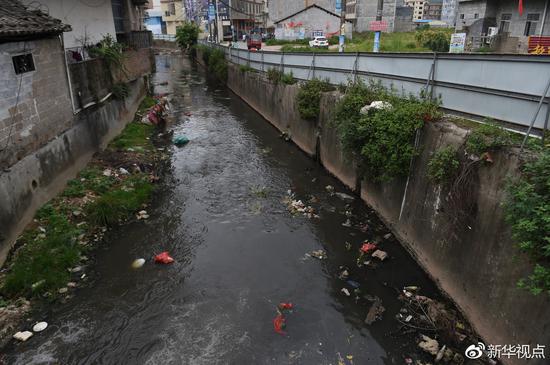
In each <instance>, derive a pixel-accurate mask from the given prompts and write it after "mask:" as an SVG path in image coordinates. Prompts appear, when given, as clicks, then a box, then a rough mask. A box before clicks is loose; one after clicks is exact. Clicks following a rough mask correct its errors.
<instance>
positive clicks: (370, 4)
mask: <svg viewBox="0 0 550 365" xmlns="http://www.w3.org/2000/svg"><path fill="white" fill-rule="evenodd" d="M402 2H403V1H402V0H399V1H398V0H384V5H383V9H382V20H383V21H385V22H386V23H388V30H387V31H388V32H393V31H394V26H395V11H396V6H398V5H400V4H398V3H402ZM377 8H378V0H363V1H359V2H358V3H357V10H356V13H357V21H356V25H355V30H356V31H358V32H366V31H368V30H369V24H370V22H372V21H375V20H376V10H377Z"/></svg>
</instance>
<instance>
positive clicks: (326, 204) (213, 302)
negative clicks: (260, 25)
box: [7, 55, 437, 364]
mask: <svg viewBox="0 0 550 365" xmlns="http://www.w3.org/2000/svg"><path fill="white" fill-rule="evenodd" d="M165 81H168V84H167V85H163V83H164V82H165ZM154 82H155V83H156V86H155V90H156V92H157V93H170V94H169V96H170V97H171V99H172V101H171V103H172V110H171V112H172V116H173V124H172V125H171V126H170V128H172V129H174V131H175V134H185V135H187V136H188V137H189V138H190V140H191V142H190V143H189V144H188V145H187V146H185V147H183V148H175V147H171V148H172V154H171V165H170V168H169V172H168V173H167V176H166V177H165V181H164V182H163V183H162V186H161V187H159V191H158V192H157V194H156V196H155V199H154V201H153V203H152V206H151V207H149V208H148V211H149V213H150V216H151V218H150V219H149V220H147V221H139V222H132V223H129V224H127V225H124V226H122V227H119V228H116V229H114V230H112V231H110V232H109V234H108V235H107V237H106V239H105V242H104V243H103V244H102V246H101V248H100V249H99V250H98V252H97V255H96V258H95V261H96V263H95V267H94V269H95V280H94V284H93V285H91V286H90V287H87V288H82V289H80V290H79V291H78V292H77V295H76V296H75V298H73V299H72V300H70V301H69V302H68V303H66V304H63V305H58V306H56V307H54V308H52V309H51V310H50V312H49V313H48V315H47V318H46V320H47V321H48V322H49V324H50V327H48V329H47V331H45V332H44V333H41V334H38V335H36V336H34V337H33V338H32V339H31V340H30V341H29V342H27V343H21V344H14V343H12V344H10V346H9V347H8V349H7V350H8V354H7V360H8V362H9V363H17V364H42V363H62V364H92V363H93V364H96V363H97V364H336V363H338V356H339V355H340V356H342V358H344V360H345V361H346V363H350V362H349V360H348V359H346V356H347V355H352V356H353V363H354V364H395V363H403V358H404V357H405V356H406V355H407V354H408V353H409V352H410V351H415V344H414V341H415V339H414V338H407V337H399V336H394V335H392V332H394V331H395V330H396V329H397V323H396V321H395V320H394V319H393V317H394V316H395V315H396V314H397V313H398V312H399V308H400V303H399V301H398V300H397V294H398V290H399V289H400V288H402V287H403V286H406V285H418V286H420V287H422V293H423V294H426V295H428V296H432V297H434V296H435V297H437V294H436V290H435V286H434V284H433V283H432V282H431V281H430V280H429V279H428V277H427V276H426V274H425V273H424V272H423V271H422V270H421V269H420V268H419V266H418V265H417V264H416V263H415V262H414V260H413V259H412V258H411V257H410V256H409V255H408V253H407V252H406V251H405V250H404V249H403V248H402V247H401V246H400V245H399V243H398V242H397V241H395V240H394V239H389V240H384V239H383V238H382V236H383V235H384V234H386V233H388V232H389V231H388V230H387V228H385V227H384V226H383V224H382V223H381V222H380V221H379V220H378V218H377V217H376V215H375V214H374V213H373V212H372V211H371V210H369V209H368V208H367V207H365V206H364V205H363V204H362V203H361V202H360V201H359V199H355V200H354V201H353V202H352V203H351V204H349V206H348V205H347V203H346V202H345V201H343V200H341V199H340V198H338V197H337V196H333V195H330V194H329V193H328V192H327V190H326V189H325V186H327V185H332V186H334V187H335V190H336V191H337V192H345V193H347V194H351V193H350V192H349V191H347V189H346V188H345V187H344V186H343V185H342V184H340V183H339V182H338V181H337V180H336V179H334V178H333V177H331V176H330V175H328V174H327V173H326V172H325V171H324V170H323V168H322V167H320V166H319V165H317V164H316V162H315V161H313V160H311V159H309V158H308V157H307V156H306V155H305V154H303V153H302V152H301V151H300V150H298V149H297V148H296V147H295V146H294V145H292V144H290V143H288V142H285V141H284V140H283V139H281V138H279V137H278V133H277V131H276V130H275V129H274V128H273V127H272V126H271V125H270V124H269V123H267V122H266V121H265V120H263V119H262V118H261V117H260V116H259V115H258V114H257V113H256V112H255V111H254V110H252V109H251V108H249V107H248V106H247V105H246V104H245V103H244V102H242V101H241V100H240V99H239V98H238V97H237V96H236V95H234V94H232V93H231V92H230V91H229V90H227V89H225V88H223V87H221V86H219V85H217V84H216V83H214V82H211V81H208V80H207V79H206V78H205V75H204V73H203V71H202V70H199V69H197V68H196V66H194V65H191V64H190V62H189V61H188V60H186V59H181V58H177V57H173V56H168V55H160V56H157V73H156V75H155V77H154ZM288 190H291V191H292V192H293V193H295V195H296V199H302V200H303V201H306V200H309V199H311V198H312V197H314V199H315V200H316V201H317V202H316V203H312V204H311V205H312V206H313V207H314V208H315V209H316V210H317V211H318V213H319V215H320V218H319V219H308V218H305V217H303V216H292V215H291V214H290V213H289V212H288V211H287V209H286V205H285V204H284V203H283V201H282V200H283V198H284V197H285V196H286V195H287V191H288ZM346 211H351V212H352V214H353V216H352V222H354V223H366V224H367V225H368V226H369V229H368V230H367V231H366V232H362V231H361V230H359V229H358V228H355V227H354V228H348V227H344V226H343V225H342V223H344V222H345V221H346V219H347V216H346ZM366 239H369V240H379V241H383V243H382V244H381V247H382V249H384V250H385V251H387V252H388V253H389V255H390V257H391V258H390V259H389V260H387V261H385V262H383V263H379V264H378V265H377V267H376V268H366V267H362V268H358V267H357V266H356V264H355V262H356V258H357V255H358V249H359V247H360V245H361V243H362V242H363V241H364V240H366ZM346 242H349V243H350V244H351V246H352V248H351V249H350V250H348V249H347V248H346ZM317 249H324V250H326V252H327V254H328V259H327V260H324V261H319V260H316V259H314V258H307V257H305V253H307V252H310V251H312V250H317ZM164 250H168V251H170V253H171V255H172V256H173V257H174V258H175V259H176V262H175V263H174V264H172V265H170V266H158V265H155V264H153V263H152V262H151V257H152V256H153V254H154V253H158V252H160V251H164ZM139 257H144V258H146V259H147V263H146V265H145V266H144V267H143V268H142V269H140V270H132V269H131V268H130V263H131V262H132V261H133V260H134V259H135V258H139ZM340 266H346V267H347V268H348V271H349V274H350V277H349V278H350V279H352V280H354V281H357V282H358V283H359V284H360V290H361V294H360V296H361V297H363V296H377V297H379V298H380V299H381V300H382V304H383V306H384V307H385V308H386V312H385V313H384V316H383V319H382V320H380V321H378V322H375V323H373V324H372V325H370V326H368V325H366V324H365V323H364V319H365V316H366V313H367V311H368V309H369V305H368V304H367V303H368V302H367V301H365V300H364V299H360V300H359V301H356V300H355V299H354V295H352V296H350V297H348V296H345V295H344V294H343V293H342V292H341V289H342V288H344V287H346V288H348V289H349V290H350V291H353V288H351V287H350V286H349V285H348V284H346V283H345V282H344V281H342V280H340V279H339V278H338V274H339V272H340V271H341V268H340ZM281 301H290V302H292V303H294V304H295V310H294V311H293V312H292V313H290V314H289V315H288V317H287V335H286V336H281V335H278V334H276V333H274V331H273V324H272V320H273V318H274V317H275V306H276V304H277V303H279V302H281Z"/></svg>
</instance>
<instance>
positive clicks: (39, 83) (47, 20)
mask: <svg viewBox="0 0 550 365" xmlns="http://www.w3.org/2000/svg"><path fill="white" fill-rule="evenodd" d="M0 24H1V26H0V78H1V80H2V82H0V94H1V97H0V170H2V169H3V168H5V167H7V166H10V165H12V164H13V163H15V162H16V161H18V160H20V159H21V158H22V157H23V156H25V155H26V154H28V153H29V152H30V151H33V150H35V149H37V148H38V147H40V146H41V145H43V144H45V143H46V142H48V141H49V140H50V139H51V138H53V137H55V136H56V135H57V134H59V133H61V132H62V131H64V130H65V129H67V128H68V127H69V125H70V122H71V120H72V116H73V111H72V109H71V99H70V91H69V84H68V78H67V73H66V70H65V60H64V57H63V52H64V51H63V44H62V42H61V39H60V35H61V34H62V33H63V32H69V31H71V27H70V26H68V25H65V24H63V23H62V22H61V21H60V20H57V19H55V18H52V17H50V16H48V15H47V14H45V13H43V12H41V11H40V10H38V9H29V8H27V7H25V6H24V5H22V4H21V3H20V2H18V1H13V0H0Z"/></svg>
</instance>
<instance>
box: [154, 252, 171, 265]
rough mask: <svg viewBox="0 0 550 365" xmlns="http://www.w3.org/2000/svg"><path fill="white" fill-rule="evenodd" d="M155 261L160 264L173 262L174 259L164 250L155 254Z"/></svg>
mask: <svg viewBox="0 0 550 365" xmlns="http://www.w3.org/2000/svg"><path fill="white" fill-rule="evenodd" d="M155 262H156V263H159V264H171V263H172V262H174V259H173V258H172V257H170V254H169V253H168V251H164V252H161V253H159V254H158V255H156V256H155Z"/></svg>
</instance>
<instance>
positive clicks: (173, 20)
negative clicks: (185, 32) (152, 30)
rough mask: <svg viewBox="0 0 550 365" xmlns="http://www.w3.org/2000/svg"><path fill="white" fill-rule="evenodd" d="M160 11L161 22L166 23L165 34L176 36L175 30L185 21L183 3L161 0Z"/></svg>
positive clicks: (174, 0) (178, 0) (177, 0)
mask: <svg viewBox="0 0 550 365" xmlns="http://www.w3.org/2000/svg"><path fill="white" fill-rule="evenodd" d="M160 9H161V14H162V21H163V22H164V23H166V34H176V28H177V27H179V26H180V25H182V24H183V22H184V20H185V19H184V18H185V13H184V9H183V1H181V0H161V1H160Z"/></svg>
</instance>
